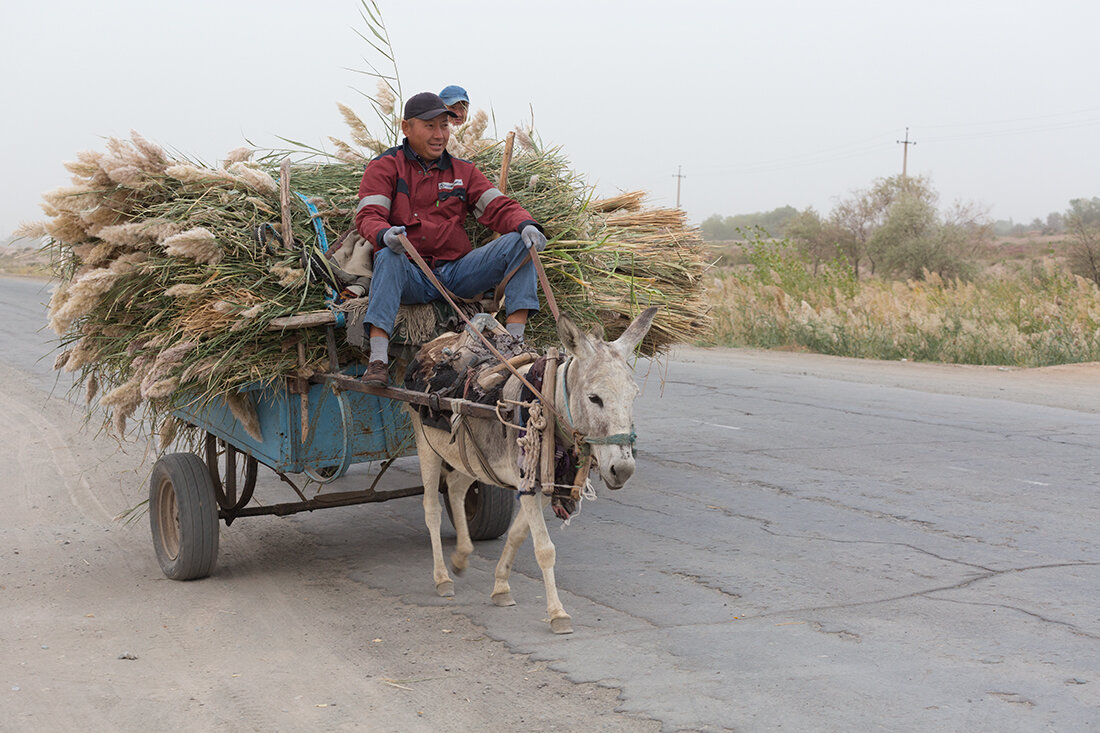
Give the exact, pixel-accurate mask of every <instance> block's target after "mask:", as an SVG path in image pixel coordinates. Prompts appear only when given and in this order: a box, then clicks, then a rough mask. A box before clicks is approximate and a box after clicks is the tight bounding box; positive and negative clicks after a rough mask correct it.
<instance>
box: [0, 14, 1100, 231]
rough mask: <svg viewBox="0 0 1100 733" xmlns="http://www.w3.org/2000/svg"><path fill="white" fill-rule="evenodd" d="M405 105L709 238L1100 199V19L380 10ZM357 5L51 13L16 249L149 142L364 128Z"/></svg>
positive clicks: (13, 129)
mask: <svg viewBox="0 0 1100 733" xmlns="http://www.w3.org/2000/svg"><path fill="white" fill-rule="evenodd" d="M379 5H380V6H381V8H382V12H383V15H384V18H385V21H386V25H387V27H388V29H389V32H390V36H391V38H392V41H393V45H394V49H395V51H396V54H397V61H398V65H399V67H400V71H401V81H402V84H403V87H404V90H405V93H406V96H411V94H413V93H415V92H417V91H422V90H424V89H429V90H433V91H438V90H439V89H440V88H442V87H443V86H444V85H446V84H452V83H457V84H461V85H462V86H465V87H466V88H467V89H468V90H469V91H470V94H471V98H472V101H473V106H474V107H475V108H477V107H483V108H486V109H489V108H491V109H492V111H493V112H494V114H495V117H496V120H497V123H498V125H499V133H500V135H503V133H504V132H505V131H507V129H509V128H511V127H512V126H513V125H514V124H516V123H518V122H521V121H523V120H526V119H529V118H530V115H531V110H532V109H533V111H534V117H535V123H536V128H537V129H538V131H539V133H540V135H541V136H542V139H543V140H544V141H545V142H547V143H553V144H559V145H561V146H562V147H563V149H564V151H565V152H566V153H567V154H568V155H569V157H570V158H571V160H572V161H573V165H574V168H576V169H577V170H578V171H581V172H583V173H584V174H585V175H586V176H587V177H588V179H589V181H590V182H591V183H593V184H595V185H596V186H597V190H598V192H600V193H601V194H612V193H615V192H617V191H619V190H634V189H639V188H642V189H646V190H648V191H649V192H650V193H651V195H652V201H653V202H654V203H656V204H661V205H673V204H674V203H675V200H676V182H677V181H676V178H674V174H675V173H676V171H677V166H682V167H683V173H684V175H685V176H686V178H684V179H682V186H683V187H682V193H681V200H682V205H683V207H684V209H685V210H686V211H687V212H688V214H689V215H690V217H691V218H692V220H693V221H695V222H697V223H698V222H700V221H702V220H703V219H705V218H706V217H708V216H710V215H711V214H714V213H719V214H722V215H731V214H739V213H747V212H751V211H760V210H769V209H772V208H775V207H777V206H782V205H786V204H789V205H791V206H795V207H797V208H799V209H802V208H805V207H807V206H814V207H815V208H817V210H818V211H819V212H821V213H826V212H828V211H829V210H830V209H832V207H833V206H834V205H835V203H836V202H837V200H838V199H839V198H840V197H843V196H845V195H847V194H848V193H850V192H851V191H852V190H854V189H857V188H863V187H866V186H868V185H869V184H870V183H871V182H872V181H873V180H874V179H875V178H877V177H880V176H889V175H895V174H897V173H900V170H901V162H902V148H903V146H902V145H899V144H897V142H896V140H898V139H899V138H902V137H904V135H905V128H906V126H908V127H909V128H910V138H911V139H913V140H916V142H917V145H916V146H914V147H911V148H910V149H909V173H910V174H911V175H915V174H926V175H928V176H930V177H931V178H932V181H933V184H934V186H935V187H936V188H937V189H938V190H939V191H940V194H941V201H942V202H943V203H950V202H952V201H955V200H964V201H974V202H977V203H981V204H984V205H986V206H987V207H988V208H989V211H990V215H991V216H992V217H993V218H995V219H1000V218H1009V217H1012V218H1014V219H1016V220H1017V221H1020V220H1024V221H1030V219H1031V218H1033V217H1036V216H1039V217H1045V216H1046V214H1047V213H1049V212H1051V211H1063V210H1064V209H1065V208H1066V207H1067V205H1068V202H1069V200H1070V199H1071V198H1078V197H1093V196H1100V94H1098V92H1097V88H1098V73H1100V44H1098V43H1097V41H1096V29H1097V28H1098V27H1100V2H1096V0H1079V1H1071V0H1037V1H1034V2H1030V1H1029V2H1011V0H998V1H997V2H993V1H986V0H980V1H976V0H975V1H971V0H951V1H950V2H942V1H939V0H931V1H928V2H923V3H916V2H893V1H889V0H878V1H874V2H872V1H866V2H864V1H861V0H845V1H832V2H830V1H828V0H822V1H821V2H810V1H809V0H806V1H803V2H790V1H788V2H783V1H778V2H777V1H774V0H770V1H767V2H765V1H763V0H755V1H754V2H736V1H731V2H718V1H712V2H702V1H699V0H676V1H675V2H623V1H622V0H618V1H616V2H602V1H601V0H587V1H586V2H576V1H574V0H557V1H556V2H550V3H530V2H522V0H513V1H512V2H500V1H498V0H481V1H480V2H476V3H467V2H455V1H454V0H448V1H446V2H438V3H437V2H427V1H425V0H421V1H419V2H408V1H407V0H403V1H401V2H398V1H397V0H379ZM358 12H359V2H358V0H310V1H309V2H286V1H285V0H265V1H264V2H259V1H258V0H218V1H217V2H215V1H213V0H189V2H187V3H155V2H149V1H148V0H106V1H105V2H98V3H90V2H87V1H86V0H85V1H84V2H71V1H70V0H37V1H36V2H19V3H15V2H10V3H5V8H4V22H3V27H2V28H0V64H2V68H3V71H4V73H3V79H2V81H0V89H2V96H0V104H2V113H0V132H2V134H0V165H2V166H3V177H2V184H0V236H2V235H3V234H4V233H7V232H9V231H11V230H12V229H13V228H14V227H15V226H16V225H18V224H19V222H20V221H22V220H36V219H39V218H41V213H40V210H39V209H38V207H37V202H38V196H39V194H40V193H41V192H42V191H44V190H47V189H50V188H53V187H55V186H58V185H62V184H66V183H68V175H67V173H66V172H65V170H64V169H63V168H62V167H61V164H62V162H63V161H65V160H70V159H72V158H73V157H74V155H75V153H76V152H77V151H79V150H83V149H87V148H96V149H100V148H102V147H103V138H104V137H107V136H127V135H128V134H129V130H130V129H136V130H138V131H139V132H140V133H142V134H143V135H145V136H146V137H148V138H150V139H152V140H154V141H156V142H158V143H160V144H162V145H164V146H165V147H168V148H170V149H175V150H179V151H181V152H184V153H187V154H188V155H192V156H195V157H198V158H201V159H203V160H206V161H208V162H213V161H214V160H217V159H219V158H220V157H222V156H223V155H224V154H225V153H226V152H228V151H229V150H231V149H233V148H235V147H237V146H239V145H241V144H242V143H243V142H244V141H245V140H246V139H247V140H250V141H252V142H254V143H256V144H258V145H261V146H278V145H279V141H278V139H277V137H276V136H280V135H281V136H285V137H288V138H292V139H297V140H302V141H304V142H308V143H312V144H322V143H323V142H324V140H325V138H326V136H327V135H335V136H337V137H346V134H345V133H346V130H345V127H344V125H343V122H342V121H341V119H340V116H339V113H338V111H337V109H336V106H335V103H336V102H338V101H341V102H345V103H347V104H350V105H352V106H354V107H357V108H358V109H360V111H361V114H363V115H364V117H366V115H367V114H368V113H369V110H368V108H367V105H366V103H365V101H364V100H362V98H361V97H359V95H358V94H357V93H356V91H354V90H355V89H361V90H364V91H367V92H372V91H373V88H374V84H373V81H372V80H370V79H367V78H366V77H363V76H360V75H357V74H355V73H353V72H351V71H348V70H347V69H348V68H360V69H362V68H365V67H366V64H365V63H364V62H363V57H364V56H366V57H367V58H368V59H370V60H372V61H374V62H378V61H379V60H380V59H379V57H378V56H377V54H375V53H374V52H373V51H371V50H370V49H369V47H367V45H366V44H365V43H364V42H363V41H361V40H360V39H359V38H358V37H357V36H356V35H355V33H354V29H355V28H359V29H364V30H365V26H364V24H363V23H362V21H361V20H360V19H359V15H358Z"/></svg>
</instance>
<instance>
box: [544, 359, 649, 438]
mask: <svg viewBox="0 0 1100 733" xmlns="http://www.w3.org/2000/svg"><path fill="white" fill-rule="evenodd" d="M572 363H573V357H572V356H570V357H569V358H568V359H566V360H565V369H563V370H562V376H561V390H562V398H563V399H564V400H565V420H566V422H567V423H568V425H567V426H566V427H567V428H568V429H569V431H570V432H572V433H573V434H574V435H576V436H578V437H579V438H580V440H581V441H583V442H585V443H587V444H588V445H590V446H591V445H628V446H630V451H631V453H634V454H635V455H637V452H638V449H637V448H636V447H635V445H634V444H635V442H637V440H638V434H637V433H636V432H635V431H634V426H633V425H631V426H630V432H629V433H615V434H614V435H607V436H604V437H602V438H593V437H591V436H588V435H584V434H583V433H578V432H577V430H576V429H575V428H574V427H573V415H572V413H571V412H570V410H569V365H570V364H572Z"/></svg>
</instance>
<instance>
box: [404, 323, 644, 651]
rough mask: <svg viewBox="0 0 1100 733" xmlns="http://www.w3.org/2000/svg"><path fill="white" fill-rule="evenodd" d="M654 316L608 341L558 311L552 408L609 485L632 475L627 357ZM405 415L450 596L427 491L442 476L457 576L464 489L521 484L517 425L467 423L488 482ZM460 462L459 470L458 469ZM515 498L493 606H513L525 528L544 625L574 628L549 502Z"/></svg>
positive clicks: (437, 569)
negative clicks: (559, 576) (563, 594)
mask: <svg viewBox="0 0 1100 733" xmlns="http://www.w3.org/2000/svg"><path fill="white" fill-rule="evenodd" d="M656 313H657V308H656V307H653V308H649V309H647V310H646V311H645V312H643V313H642V314H641V315H640V316H638V317H637V318H636V319H635V320H634V321H633V322H632V323H631V324H630V326H629V327H627V329H626V331H625V332H624V333H623V335H622V336H620V337H619V338H618V339H617V340H616V341H613V342H607V341H604V340H603V339H601V338H597V337H593V336H589V335H586V334H584V333H582V332H581V331H580V330H579V329H578V328H577V326H576V325H575V324H574V323H573V322H572V321H570V320H569V319H568V318H566V317H564V316H563V317H562V318H561V320H560V321H559V322H558V336H559V337H560V338H561V342H562V345H563V346H564V347H565V353H566V354H567V355H568V358H567V359H566V360H565V361H564V362H563V363H562V364H560V365H559V366H558V370H557V379H556V382H555V383H556V394H555V397H554V405H553V408H554V411H555V412H557V413H558V415H560V416H562V418H563V419H565V420H567V421H571V427H572V429H573V430H574V431H576V432H577V433H580V434H581V435H583V436H585V437H584V440H585V441H586V442H587V443H588V444H589V445H590V446H591V449H592V456H593V458H594V463H595V465H596V466H597V467H598V469H599V474H600V478H602V479H603V482H604V484H605V485H606V486H607V487H608V488H609V489H621V488H622V487H623V485H624V484H625V483H626V482H627V479H629V478H630V477H631V475H633V473H634V465H635V464H634V450H633V449H634V445H633V443H634V431H633V402H634V398H635V397H637V395H638V387H637V385H635V384H634V378H633V374H632V372H631V369H630V367H629V365H628V364H627V359H628V358H629V357H630V355H631V353H632V352H633V351H634V348H635V347H636V346H637V345H638V343H639V342H641V340H642V338H644V337H645V335H646V333H648V332H649V328H650V326H651V325H653V317H654V315H655V314H656ZM524 369H529V366H528V367H524V368H521V369H520V370H519V371H521V372H523V371H524ZM520 390H521V383H520V381H519V380H518V379H517V378H516V377H515V376H512V377H511V378H509V380H508V381H507V382H506V383H505V385H504V392H503V396H504V398H505V399H513V400H515V399H518V398H519V394H520ZM409 413H410V415H411V416H412V422H413V432H414V433H415V434H416V449H417V453H418V455H419V458H420V475H421V478H422V479H423V481H424V487H425V489H424V522H425V523H426V524H427V525H428V532H429V534H430V535H431V542H432V556H433V560H434V568H433V576H434V580H435V587H436V592H438V593H439V595H441V596H453V595H454V582H453V581H452V580H451V577H450V575H448V573H447V568H446V565H445V563H444V561H443V546H442V542H441V540H440V535H439V524H440V519H441V516H442V509H441V505H440V502H439V493H440V492H438V491H434V490H432V488H433V487H436V486H439V485H440V483H439V482H440V479H441V477H442V478H445V479H446V485H447V498H448V500H449V501H450V502H451V510H452V511H451V516H452V517H453V520H454V525H455V531H456V532H457V534H458V542H457V545H456V548H455V551H454V552H453V553H451V563H452V566H453V568H454V571H455V573H456V574H459V575H461V574H462V572H463V571H464V570H465V569H466V567H467V564H468V561H469V556H470V553H472V552H473V549H474V546H473V542H471V540H470V532H469V529H468V527H467V524H466V512H465V509H464V506H465V500H466V492H467V491H468V490H469V488H470V485H471V484H472V483H473V482H474V480H480V481H486V482H489V483H497V480H499V482H501V483H502V484H503V485H505V486H508V487H510V488H514V489H516V488H518V487H519V486H520V480H521V479H520V468H519V467H520V463H521V461H520V449H519V446H518V445H517V443H516V438H517V430H516V429H515V428H513V427H503V426H502V425H501V424H499V423H497V422H496V421H493V420H485V419H478V418H473V419H470V421H469V423H468V428H469V430H470V434H471V437H472V439H473V440H474V441H475V443H476V444H477V445H478V446H479V447H480V449H481V455H483V456H485V460H486V461H487V462H488V464H489V468H490V470H491V472H492V474H495V477H496V479H497V480H494V479H493V478H491V477H490V476H488V475H483V474H486V473H489V472H487V471H486V470H485V468H484V467H483V466H482V465H481V464H480V462H479V461H475V463H476V464H477V465H476V466H472V467H470V470H472V471H473V472H474V473H476V474H478V475H476V476H470V475H468V474H466V473H465V472H464V470H465V468H466V467H465V465H464V462H463V461H462V459H461V457H460V455H459V449H458V448H457V447H456V445H455V442H452V439H451V433H449V432H448V431H445V430H441V429H439V428H434V427H431V426H428V425H425V424H423V423H422V422H421V421H420V416H419V413H418V412H417V411H416V410H415V409H414V408H411V407H410V408H409ZM548 418H549V419H552V416H550V415H548ZM461 419H467V418H461ZM460 466H461V467H463V470H460V469H459V468H458V467H460ZM519 503H520V512H519V513H518V514H517V515H516V517H515V518H514V519H513V520H512V525H511V527H510V528H509V529H508V539H507V541H506V542H505V545H504V551H503V552H502V553H501V555H500V560H499V561H498V562H497V566H496V572H495V573H494V575H495V578H496V583H495V584H494V586H493V593H492V600H493V603H495V604H496V605H498V606H512V605H515V601H514V600H512V591H511V588H510V586H509V585H508V576H509V575H510V574H511V571H512V561H513V560H514V559H515V556H516V551H517V550H518V549H519V546H520V545H522V544H523V541H524V540H525V539H526V538H527V533H528V532H530V533H531V534H532V537H533V540H534V544H535V558H536V559H537V560H538V564H539V568H540V569H541V570H542V579H543V582H544V583H545V585H546V610H547V612H548V613H549V616H550V629H551V630H552V631H553V632H554V633H555V634H569V633H572V631H573V626H572V619H571V618H570V616H569V614H568V613H566V612H565V609H564V608H563V607H562V604H561V600H560V599H559V598H558V589H557V584H556V583H555V581H554V559H555V554H556V553H555V550H554V543H553V542H551V541H550V534H549V533H548V532H547V530H546V521H545V518H544V517H543V509H544V508H545V507H546V505H547V503H549V497H545V496H543V495H542V494H541V492H540V493H539V495H529V494H521V495H520V502H519Z"/></svg>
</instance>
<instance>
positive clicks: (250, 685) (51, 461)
mask: <svg viewBox="0 0 1100 733" xmlns="http://www.w3.org/2000/svg"><path fill="white" fill-rule="evenodd" d="M0 383H2V384H3V385H4V388H3V390H2V392H0V441H2V442H3V444H4V446H5V455H6V456H7V471H6V476H5V479H6V480H5V481H4V482H3V484H0V500H2V502H3V507H4V509H3V513H2V516H3V519H2V520H0V608H3V609H4V623H3V624H0V721H3V722H2V723H0V728H2V729H3V730H5V731H65V730H82V731H101V730H102V731H113V730H232V731H238V730H255V731H298V730H348V731H352V730H354V731H359V730H366V731H467V730H477V729H480V728H484V727H485V726H486V724H492V725H493V726H494V727H495V728H496V729H500V730H519V729H529V730H539V731H544V730H545V731H552V730H563V731H564V730H607V731H639V730H659V728H660V726H659V725H657V724H656V723H654V722H652V721H644V720H638V719H634V718H629V717H626V716H624V715H621V714H618V713H616V712H615V707H616V699H617V694H618V691H617V690H615V689H613V688H605V687H600V686H598V685H590V684H589V685H577V684H573V683H571V682H569V681H567V680H566V679H564V677H563V676H561V675H560V674H558V673H555V672H553V671H551V670H549V669H547V666H546V664H545V663H535V662H531V661H529V660H528V659H527V658H526V657H525V656H522V655H516V654H513V653H511V652H509V651H508V649H507V648H506V647H505V646H504V644H502V643H500V642H497V641H493V640H491V639H489V638H487V637H486V636H485V635H484V634H483V631H482V629H480V628H478V627H476V626H475V625H473V624H472V623H471V622H470V621H469V620H467V619H466V618H465V617H463V616H460V615H458V614H457V613H454V612H450V611H448V610H446V609H444V608H439V607H417V606H410V605H406V604H402V603H399V602H397V601H395V600H394V599H392V598H390V597H387V596H384V595H383V594H381V593H380V592H378V591H376V590H374V589H371V588H369V587H365V586H364V585H363V584H361V583H357V582H354V581H351V580H349V579H348V578H347V577H346V574H345V571H344V568H343V567H342V566H341V565H340V563H339V562H333V559H332V557H331V554H330V555H329V556H323V553H324V549H323V548H318V547H317V546H316V545H315V543H313V542H312V541H311V540H310V539H309V538H307V537H306V536H304V535H302V534H301V533H300V532H298V531H296V530H295V528H294V526H293V524H292V523H290V522H286V521H280V520H276V519H273V518H270V519H271V521H264V520H257V521H254V522H242V523H240V525H239V526H238V525H235V526H234V531H233V532H232V533H227V532H223V533H222V538H223V539H222V547H221V554H222V556H223V557H225V556H232V558H233V559H232V562H230V563H225V566H224V567H223V568H221V569H220V570H219V571H218V572H217V573H216V574H215V575H214V576H213V577H211V578H208V579H206V580H204V581H201V582H196V583H176V582H174V581H170V580H167V579H165V578H164V576H163V575H162V574H161V572H160V569H159V567H158V566H157V564H156V560H155V557H154V555H153V552H152V546H151V544H150V540H149V530H148V519H147V516H146V515H145V514H144V513H141V512H139V513H141V516H140V517H139V518H138V519H137V520H136V521H134V522H132V523H131V524H126V523H125V522H122V521H119V520H116V519H115V516H116V515H117V514H118V513H119V512H120V511H124V510H126V509H129V508H131V507H133V506H134V505H135V504H137V503H138V502H140V501H141V500H142V499H143V493H144V492H143V489H142V486H143V484H144V482H145V480H146V477H145V475H138V474H136V473H135V467H137V466H138V465H139V464H140V463H141V458H142V457H141V456H140V455H132V454H128V453H125V452H123V451H122V450H121V449H120V448H119V447H118V445H117V444H116V443H115V442H114V441H112V440H110V439H108V438H106V437H104V436H95V435H93V434H92V433H93V432H94V431H90V430H86V429H85V430H82V429H81V420H82V416H81V412H80V410H79V408H77V407H75V406H73V405H72V404H70V403H69V402H66V401H64V400H61V399H56V398H54V399H51V398H48V397H47V396H46V395H44V394H43V393H42V392H41V391H38V390H36V389H35V388H34V386H33V385H32V384H31V382H30V381H29V380H28V379H27V378H26V375H24V374H23V373H21V372H18V371H15V370H12V369H10V368H7V367H3V366H0ZM148 465H149V464H148V462H146V464H145V467H144V468H140V469H136V470H140V471H148V470H149V468H148ZM269 547H278V548H279V549H278V559H276V558H275V557H269V556H267V555H266V554H265V548H269ZM425 551H426V550H425ZM288 558H289V560H288ZM547 633H549V632H547Z"/></svg>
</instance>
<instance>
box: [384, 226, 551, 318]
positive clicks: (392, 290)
mask: <svg viewBox="0 0 1100 733" xmlns="http://www.w3.org/2000/svg"><path fill="white" fill-rule="evenodd" d="M526 256H527V248H526V247H525V246H524V244H523V240H521V239H520V236H519V235H518V234H516V233H514V232H513V233H511V234H505V235H504V236H502V237H499V238H498V239H494V240H493V241H492V242H489V243H488V244H486V245H483V246H481V247H477V248H476V249H474V250H473V251H472V252H470V253H468V254H467V255H466V256H465V257H460V258H459V259H457V260H452V261H451V262H441V263H439V264H438V265H436V266H435V267H434V268H433V269H432V272H434V273H435V276H436V277H437V278H438V279H439V282H440V283H442V284H443V287H445V288H447V289H448V290H450V291H451V292H452V293H454V294H455V295H458V296H461V297H463V298H475V297H477V296H480V295H481V294H482V293H484V292H485V291H487V290H491V289H492V288H494V287H495V286H496V285H498V284H499V283H500V281H501V280H503V279H504V276H505V275H507V274H508V273H509V272H511V271H512V270H513V269H515V267H516V265H518V264H519V263H520V262H522V261H523V258H524V257H526ZM537 288H538V279H537V276H536V274H535V265H534V263H533V262H531V261H530V260H528V261H527V262H526V263H524V265H523V266H522V267H520V268H519V270H516V274H515V275H513V276H512V279H510V280H509V281H508V284H507V285H505V286H504V303H505V309H506V310H507V312H508V313H512V312H513V311H517V310H520V309H524V308H525V309H527V310H531V311H537V310H538V309H539V295H538V289H537ZM442 299H443V296H442V295H441V294H440V292H439V291H438V290H436V288H435V286H434V285H432V284H431V283H430V282H429V281H428V278H427V277H426V276H425V275H424V273H423V272H421V271H420V268H419V267H417V266H416V264H415V263H414V262H413V261H412V260H410V259H409V258H408V257H407V256H405V254H404V253H403V252H402V253H397V252H394V251H393V250H391V249H389V248H388V247H383V248H382V249H380V250H378V251H377V252H375V253H374V274H373V275H372V276H371V281H370V298H369V300H368V301H367V315H366V316H364V318H363V322H364V323H365V324H366V325H367V326H368V327H370V326H377V327H378V328H381V329H382V330H383V331H385V332H386V335H390V334H392V333H393V324H394V321H395V320H396V319H397V308H398V306H399V305H401V304H402V303H404V304H406V305H408V304H412V303H430V302H431V301H433V300H442ZM368 335H369V333H368Z"/></svg>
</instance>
